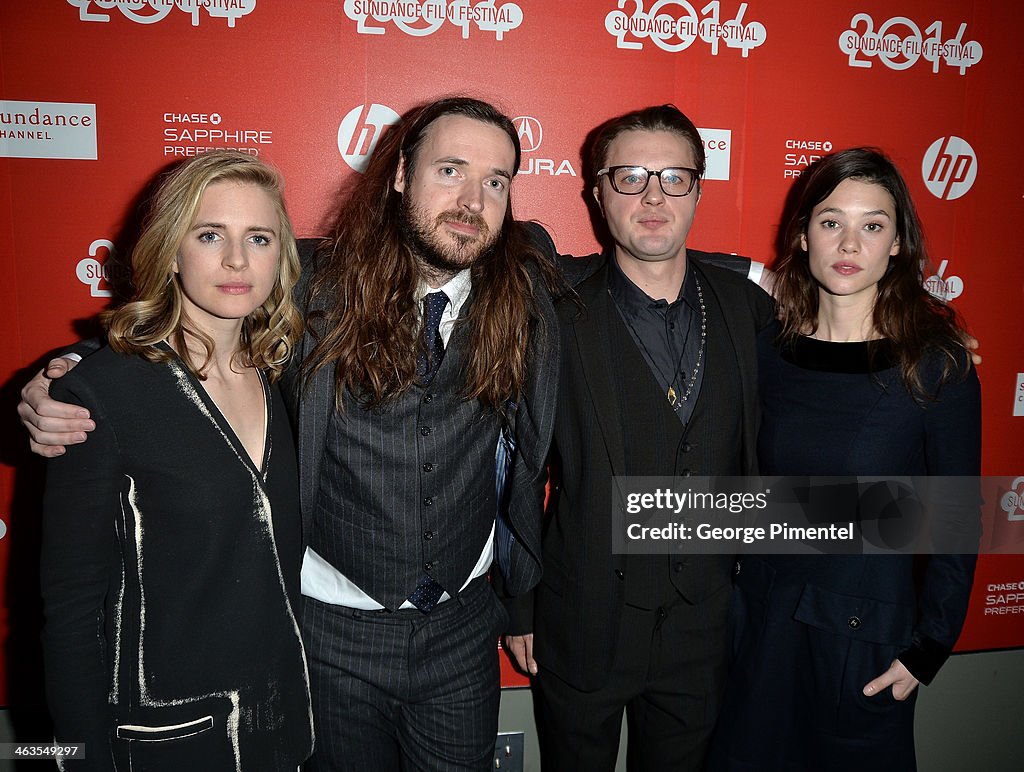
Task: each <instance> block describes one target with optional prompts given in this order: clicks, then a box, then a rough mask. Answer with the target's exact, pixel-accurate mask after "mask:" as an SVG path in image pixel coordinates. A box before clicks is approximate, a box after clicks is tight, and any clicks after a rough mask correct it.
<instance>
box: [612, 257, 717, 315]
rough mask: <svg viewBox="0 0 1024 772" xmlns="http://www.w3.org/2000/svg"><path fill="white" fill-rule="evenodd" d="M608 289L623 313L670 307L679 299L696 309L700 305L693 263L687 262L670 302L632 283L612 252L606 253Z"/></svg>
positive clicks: (636, 312)
mask: <svg viewBox="0 0 1024 772" xmlns="http://www.w3.org/2000/svg"><path fill="white" fill-rule="evenodd" d="M607 259H608V290H609V291H610V292H611V295H612V299H613V300H614V301H615V305H616V306H618V308H619V310H620V311H622V313H624V314H628V315H630V316H634V317H635V316H636V315H638V314H639V313H641V312H642V311H645V310H648V309H650V310H656V309H666V308H667V309H671V308H675V307H676V306H678V305H679V304H680V301H682V302H683V303H685V304H686V305H688V306H689V307H690V309H692V310H694V311H696V310H697V309H698V308H699V307H700V303H699V301H698V299H697V284H696V282H695V281H694V278H693V264H692V262H691V261H688V262H687V265H686V275H685V276H684V277H683V286H682V287H681V288H680V291H679V295H678V296H677V297H676V299H675V300H673V301H672V302H671V303H669V302H667V301H665V300H654V299H653V298H651V297H650V295H648V294H647V293H646V292H644V291H643V290H642V289H640V288H639V287H638V286H636V284H634V283H633V281H632V279H630V278H629V277H628V276H626V274H625V273H623V272H622V269H621V268H620V267H619V264H618V262H617V261H616V260H615V255H614V253H613V252H609V253H608V258H607Z"/></svg>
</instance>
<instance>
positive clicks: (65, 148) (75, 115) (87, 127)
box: [0, 100, 96, 161]
mask: <svg viewBox="0 0 1024 772" xmlns="http://www.w3.org/2000/svg"><path fill="white" fill-rule="evenodd" d="M0 157H4V158H76V159H83V160H89V161H95V160H96V105H94V104H85V103H81V102H22V101H15V100H0Z"/></svg>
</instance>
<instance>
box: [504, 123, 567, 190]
mask: <svg viewBox="0 0 1024 772" xmlns="http://www.w3.org/2000/svg"><path fill="white" fill-rule="evenodd" d="M512 125H513V126H515V127H516V132H517V133H518V134H519V146H520V147H521V148H522V150H523V154H524V155H523V162H522V164H521V166H520V168H519V173H520V174H535V175H538V174H546V175H548V176H551V177H558V176H560V175H563V174H567V175H569V176H570V177H576V176H577V174H576V169H574V168H573V165H572V162H571V161H570V160H569V159H568V158H562V159H560V160H559V159H555V158H541V157H540V156H535V155H533V153H535V152H537V151H538V150H540V146H541V143H542V142H543V141H544V127H543V126H542V125H541V122H540V121H539V120H538V119H537V118H534V117H533V116H532V115H520V116H519V117H517V118H513V119H512Z"/></svg>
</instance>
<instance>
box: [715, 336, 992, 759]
mask: <svg viewBox="0 0 1024 772" xmlns="http://www.w3.org/2000/svg"><path fill="white" fill-rule="evenodd" d="M778 330H779V327H778V324H777V323H775V324H772V325H771V326H769V327H768V328H767V329H766V330H764V331H763V332H762V333H761V336H760V338H759V341H758V348H759V368H760V372H759V379H760V398H761V402H762V426H761V430H760V433H759V437H758V456H759V461H760V466H761V472H762V474H765V475H820V476H829V475H889V476H898V475H933V476H934V475H977V474H979V472H980V454H981V436H980V425H981V416H980V389H979V384H978V379H977V376H976V374H975V373H974V370H973V368H970V369H969V370H968V372H967V375H966V376H954V377H953V379H952V380H950V381H949V382H947V383H945V384H943V385H942V387H941V388H940V389H938V393H937V399H936V400H934V401H926V402H924V403H923V404H922V403H919V402H917V401H915V400H914V399H913V398H912V397H911V395H910V394H909V393H908V392H907V390H906V389H905V387H904V386H903V383H902V379H901V376H900V372H899V369H898V368H897V367H895V366H894V360H893V357H892V356H891V353H890V352H888V350H887V347H886V346H885V345H884V343H883V344H882V345H881V346H879V347H878V349H879V350H877V351H875V352H873V353H871V354H869V352H868V344H866V343H831V342H825V341H818V340H813V339H810V338H802V339H799V340H798V341H797V342H796V343H795V344H794V345H792V346H790V347H787V348H786V349H785V350H780V348H779V346H778V345H777V344H776V341H775V337H776V336H777V334H778ZM939 364H940V362H939V360H938V356H937V355H936V356H934V357H931V358H930V359H929V360H928V361H927V362H926V366H925V368H924V373H925V379H924V381H925V385H926V387H927V388H928V389H929V390H930V391H931V392H934V391H935V387H936V384H937V383H939ZM972 527H973V524H972ZM978 529H979V531H980V525H979V526H978ZM974 563H975V557H974V556H968V555H935V556H932V557H930V558H915V557H913V556H902V555H870V556H860V555H842V556H785V555H763V556H747V557H745V558H743V559H742V560H741V562H740V564H739V568H738V570H739V573H738V575H737V578H736V579H737V592H736V598H735V608H734V610H733V611H734V621H735V632H736V639H735V645H736V657H735V662H734V665H733V671H732V674H731V676H730V684H729V687H728V691H727V695H726V702H725V706H724V708H723V711H722V714H721V718H720V723H719V727H718V730H717V734H716V737H715V741H714V745H713V749H712V753H711V757H710V759H709V764H708V767H709V769H711V770H751V771H752V770H758V772H772V770H787V771H788V770H808V771H810V770H814V771H815V772H817V771H819V770H829V771H830V772H834V771H837V770H857V772H863V770H865V769H870V770H871V771H872V772H880V771H882V770H893V771H894V772H896V771H897V770H898V771H899V772H907V770H913V769H915V767H916V763H915V757H914V736H913V715H914V702H915V699H916V695H917V692H916V691H915V692H914V693H913V694H912V695H911V696H910V698H909V699H907V700H905V701H903V702H897V701H896V700H895V699H893V697H892V693H891V690H890V689H888V688H887V689H885V690H884V691H883V692H881V693H879V694H877V695H875V696H873V697H865V696H864V695H863V694H862V691H861V690H862V689H863V687H864V685H865V684H867V683H868V681H870V680H872V679H873V678H875V677H877V676H879V675H881V674H882V673H884V672H885V671H886V670H887V669H888V668H889V666H890V664H891V663H892V661H893V660H894V659H896V658H899V659H900V661H901V662H902V663H903V664H904V665H905V666H906V667H907V668H908V669H909V670H910V672H911V673H912V674H913V675H914V676H915V677H916V678H918V679H919V680H920V681H922V682H923V683H928V682H930V681H931V679H932V678H933V677H934V675H935V673H936V671H937V670H938V669H939V667H941V665H942V663H943V662H944V661H945V659H946V657H947V656H948V655H949V652H950V650H951V649H952V647H953V645H954V644H955V643H956V639H957V636H958V635H959V633H960V628H961V626H962V624H963V620H964V616H965V615H966V612H967V604H968V599H969V594H970V588H971V582H972V579H973V575H974Z"/></svg>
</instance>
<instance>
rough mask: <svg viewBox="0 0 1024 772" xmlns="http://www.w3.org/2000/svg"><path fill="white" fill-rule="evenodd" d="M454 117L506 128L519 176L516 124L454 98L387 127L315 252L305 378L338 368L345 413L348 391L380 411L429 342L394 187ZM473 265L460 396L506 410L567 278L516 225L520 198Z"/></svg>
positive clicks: (412, 376)
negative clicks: (548, 304)
mask: <svg viewBox="0 0 1024 772" xmlns="http://www.w3.org/2000/svg"><path fill="white" fill-rule="evenodd" d="M448 115H455V116H463V117H466V118H471V119H473V120H475V121H480V122H481V123H484V124H487V125H490V126H495V127H497V128H499V129H501V130H502V131H503V132H504V133H505V134H506V135H507V136H508V138H509V141H510V142H511V143H512V146H513V148H514V149H515V165H514V167H513V169H512V172H513V174H515V173H516V172H518V171H519V162H520V158H521V150H520V146H519V136H518V133H517V132H516V129H515V127H514V126H513V124H512V121H511V120H510V119H509V118H508V117H507V116H505V115H504V114H502V113H501V112H500V111H498V110H497V109H496V108H494V107H493V106H491V105H489V104H487V103H486V102H481V101H480V100H477V99H471V98H468V97H448V98H444V99H440V100H438V101H436V102H431V103H428V104H425V105H421V106H420V107H417V108H415V109H413V110H411V111H410V112H408V113H407V114H406V115H405V116H404V117H403V119H402V121H401V123H399V124H398V125H396V126H394V127H392V128H391V129H389V130H388V131H387V132H386V133H385V134H384V136H383V137H382V138H381V140H380V142H379V144H378V146H377V149H376V150H375V152H374V154H373V156H372V157H371V159H370V163H369V165H368V166H367V169H366V173H365V174H364V176H363V178H362V179H361V180H360V181H359V184H358V185H356V186H354V187H353V188H352V189H351V191H350V192H349V195H348V197H347V199H346V200H345V202H344V203H343V205H342V207H341V208H340V210H339V212H338V216H337V220H336V223H337V224H336V226H335V227H334V229H333V233H332V236H331V238H330V239H329V240H328V241H327V242H325V244H324V246H323V247H322V248H321V249H320V250H319V252H318V255H317V264H316V267H315V269H314V273H313V278H312V282H311V285H310V298H312V304H311V311H310V313H309V314H308V315H307V321H308V325H309V329H310V330H311V332H312V334H313V335H314V337H315V340H316V343H315V346H314V348H313V350H312V351H311V352H310V354H309V356H307V357H306V360H305V361H304V362H303V372H304V375H305V377H306V378H307V379H308V378H309V376H311V375H312V374H313V373H315V372H317V371H318V370H320V369H321V368H323V367H326V366H328V365H333V367H334V381H335V401H336V404H337V407H338V408H339V409H342V408H343V400H344V394H345V392H346V391H348V392H349V393H350V394H351V395H353V396H354V397H355V398H356V399H357V400H358V401H359V402H360V404H362V405H363V406H364V407H367V408H373V407H380V406H383V405H385V404H387V403H388V402H391V401H393V400H394V399H395V398H397V397H398V396H399V395H401V394H402V393H404V392H405V391H407V390H408V389H409V388H411V387H412V385H413V383H414V382H415V380H416V355H417V352H418V351H419V350H420V349H421V348H422V346H423V344H422V341H421V340H420V337H421V336H420V335H419V326H420V313H419V309H418V308H417V304H416V301H415V297H414V296H415V292H416V289H417V286H418V283H419V281H420V269H419V264H418V262H417V259H416V255H415V254H414V253H413V252H412V250H411V249H410V246H409V244H408V242H407V241H406V239H405V238H403V235H402V228H401V217H402V213H401V206H402V194H400V193H398V192H396V191H395V190H394V187H393V184H394V181H395V175H396V173H397V171H398V168H399V163H401V164H403V168H404V173H405V178H406V179H407V180H410V179H412V177H413V175H414V174H415V173H416V164H417V161H418V159H417V150H418V149H419V147H420V145H421V144H422V143H423V141H424V139H425V138H426V132H427V130H428V129H429V128H430V126H431V125H433V123H434V122H435V121H437V120H438V119H439V118H442V117H444V116H448ZM531 263H532V264H534V265H535V266H536V268H537V270H532V269H531V268H530V264H531ZM470 271H471V277H472V282H473V302H472V305H471V307H470V309H469V313H468V315H467V316H466V317H465V318H464V319H462V320H460V321H459V324H465V325H468V327H469V330H470V336H469V337H470V343H469V349H468V351H467V357H466V359H467V363H466V366H465V368H466V369H465V381H464V389H463V393H462V395H461V396H462V397H463V398H464V399H466V400H471V399H479V400H480V401H481V402H482V403H483V404H484V405H485V406H487V407H489V408H492V409H495V410H497V411H501V410H502V409H503V408H504V406H505V404H506V402H507V401H508V400H509V399H515V398H517V397H518V396H519V395H520V394H521V393H522V390H523V387H524V384H525V382H526V374H527V373H526V370H527V360H528V352H529V350H530V347H531V346H533V345H536V338H537V336H539V335H545V334H548V333H549V332H550V331H547V330H544V329H542V327H541V326H540V324H539V321H540V317H539V314H538V313H537V310H536V309H537V303H538V297H539V294H540V293H543V292H548V291H554V290H555V289H556V288H557V287H559V286H560V284H559V282H560V280H559V278H558V275H557V272H556V270H555V268H554V266H553V265H552V264H551V262H550V260H549V259H547V258H546V257H545V256H543V255H541V254H540V253H539V252H538V251H537V249H536V248H535V247H534V246H532V243H531V241H530V239H529V237H528V235H527V233H526V232H525V229H524V228H522V226H519V225H518V224H517V223H516V222H515V221H514V220H513V217H512V202H511V198H510V199H509V203H508V206H507V208H506V210H505V217H504V221H503V223H502V227H501V231H500V233H499V235H498V238H497V241H496V242H495V245H494V249H493V250H491V251H490V252H489V253H488V254H486V255H482V256H481V257H480V259H478V260H477V261H476V262H474V263H473V265H472V266H471V268H470ZM538 278H539V279H540V281H539V282H538ZM538 283H539V284H540V285H541V286H538ZM545 285H546V286H545Z"/></svg>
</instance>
